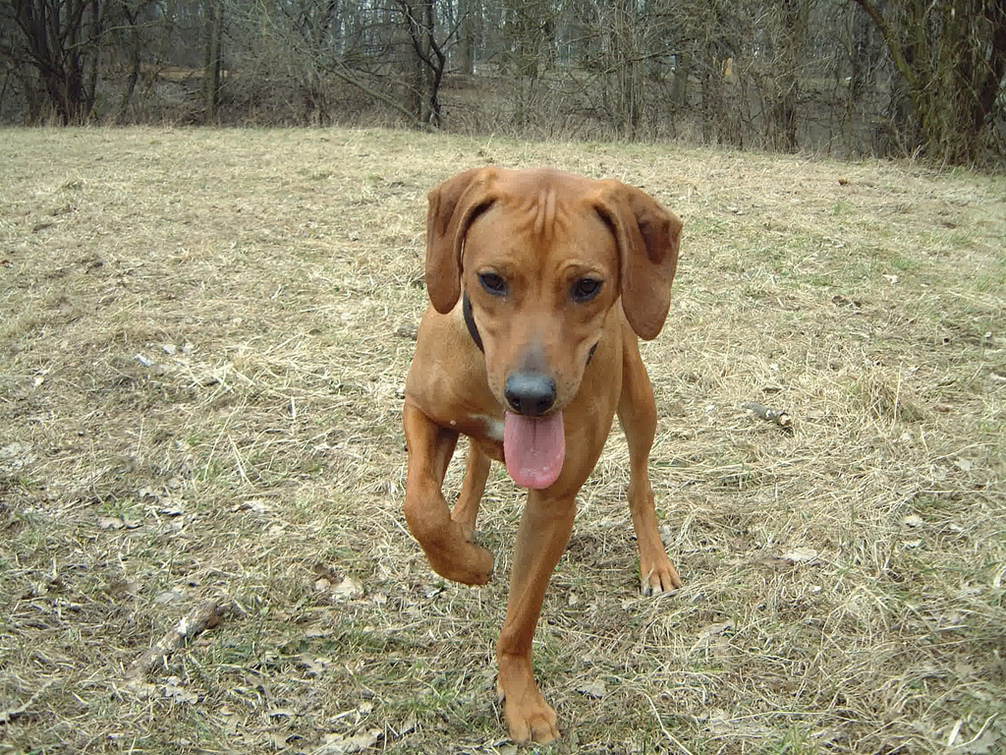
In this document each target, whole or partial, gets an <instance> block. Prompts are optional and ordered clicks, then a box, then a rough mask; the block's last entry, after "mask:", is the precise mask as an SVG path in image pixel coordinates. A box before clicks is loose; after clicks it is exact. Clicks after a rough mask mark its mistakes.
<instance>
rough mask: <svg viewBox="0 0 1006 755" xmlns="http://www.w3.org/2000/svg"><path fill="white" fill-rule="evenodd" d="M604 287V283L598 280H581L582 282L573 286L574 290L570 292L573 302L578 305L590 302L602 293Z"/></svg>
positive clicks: (579, 281) (577, 282)
mask: <svg viewBox="0 0 1006 755" xmlns="http://www.w3.org/2000/svg"><path fill="white" fill-rule="evenodd" d="M603 285H604V281H599V280H597V279H596V278H580V280H578V281H576V283H574V284H573V290H572V291H571V292H570V293H571V295H572V297H573V301H575V302H577V303H578V304H583V303H584V302H588V301H590V300H591V299H593V298H594V297H595V296H597V295H598V294H599V293H601V287H602V286H603Z"/></svg>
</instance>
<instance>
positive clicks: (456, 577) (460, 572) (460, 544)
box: [426, 522, 493, 585]
mask: <svg viewBox="0 0 1006 755" xmlns="http://www.w3.org/2000/svg"><path fill="white" fill-rule="evenodd" d="M452 524H453V526H452V527H451V529H450V531H449V534H448V535H447V536H446V537H445V538H443V539H442V540H441V541H440V542H439V543H438V544H437V547H436V548H435V549H430V550H429V551H427V554H426V555H427V557H428V558H429V560H430V566H432V567H433V571H435V572H436V573H437V574H439V575H440V576H441V577H444V578H445V579H449V580H451V581H452V582H461V583H462V584H465V585H484V584H486V583H487V582H489V580H490V579H492V576H493V554H492V553H490V552H489V551H488V550H486V549H485V548H483V547H481V546H479V545H475V543H474V542H472V533H471V531H470V530H467V528H465V527H463V526H462V525H460V524H458V523H457V522H453V523H452Z"/></svg>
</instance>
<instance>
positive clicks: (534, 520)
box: [496, 490, 576, 742]
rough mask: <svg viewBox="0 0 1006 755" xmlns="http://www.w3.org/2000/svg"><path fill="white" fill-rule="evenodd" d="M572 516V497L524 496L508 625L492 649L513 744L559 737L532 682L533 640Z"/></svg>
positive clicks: (550, 713) (547, 707)
mask: <svg viewBox="0 0 1006 755" xmlns="http://www.w3.org/2000/svg"><path fill="white" fill-rule="evenodd" d="M575 513H576V502H575V496H570V497H569V498H568V499H559V500H557V499H550V498H547V497H546V496H545V495H544V494H543V493H540V492H538V491H536V490H530V491H528V500H527V505H526V507H525V508H524V516H523V517H522V518H521V522H520V527H519V529H518V531H517V543H516V546H515V547H514V554H513V571H512V573H511V575H510V600H509V602H508V603H507V612H506V621H505V623H504V624H503V630H502V631H501V632H500V638H499V642H498V643H497V645H496V658H497V660H498V662H499V687H500V692H501V693H502V694H503V696H504V698H505V700H504V704H503V713H504V715H505V716H506V720H507V725H508V726H509V728H510V737H511V738H512V739H513V740H514V741H515V742H526V741H527V740H533V741H535V742H551V741H552V740H554V739H556V738H557V737H558V736H559V729H558V727H557V726H556V716H555V711H554V710H552V708H551V706H550V705H549V704H548V703H546V702H545V698H543V697H542V696H541V693H540V692H539V691H538V687H537V685H536V684H535V681H534V674H533V671H532V668H531V641H532V639H533V638H534V630H535V627H536V626H537V623H538V616H539V614H540V613H541V604H542V600H543V599H544V597H545V588H546V587H547V586H548V580H549V577H550V576H551V574H552V570H553V569H554V568H555V565H556V564H557V563H558V562H559V557H560V556H561V555H562V552H563V550H564V549H565V548H566V543H567V542H568V541H569V533H570V531H571V530H572V528H573V516H574V514H575Z"/></svg>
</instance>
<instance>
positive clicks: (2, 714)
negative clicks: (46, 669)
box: [0, 679, 53, 726]
mask: <svg viewBox="0 0 1006 755" xmlns="http://www.w3.org/2000/svg"><path fill="white" fill-rule="evenodd" d="M52 682H53V680H52V679H50V680H49V681H47V682H46V683H45V684H43V685H42V686H41V687H40V688H39V689H38V691H37V692H36V693H35V694H34V695H32V696H31V697H29V698H28V700H27V702H25V703H23V704H21V705H18V706H17V707H15V708H8V709H7V710H0V726H3V725H4V724H9V723H10V722H11V721H13V720H14V719H15V718H19V717H20V716H26V715H28V714H29V712H30V711H29V710H28V709H29V708H31V706H32V705H34V704H35V701H36V700H38V699H39V698H40V697H41V696H42V693H43V692H45V691H46V690H47V689H49V686H50V685H51V684H52Z"/></svg>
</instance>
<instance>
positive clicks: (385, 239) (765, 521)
mask: <svg viewBox="0 0 1006 755" xmlns="http://www.w3.org/2000/svg"><path fill="white" fill-rule="evenodd" d="M3 140H4V142H5V143H6V144H7V145H8V146H9V147H10V148H11V149H9V150H8V151H9V153H10V154H12V155H14V156H13V157H12V158H11V159H8V160H5V162H4V164H3V166H2V168H0V171H2V174H0V175H2V178H3V181H2V182H0V186H2V187H3V189H2V190H0V244H2V245H0V296H2V301H3V312H4V317H3V318H2V320H0V360H2V364H3V370H2V371H0V412H2V419H0V529H2V537H3V538H4V539H5V541H6V546H5V547H4V548H2V549H0V564H2V567H3V574H4V580H3V581H2V583H0V606H3V609H2V610H3V618H2V626H3V632H2V633H0V713H6V714H7V716H6V718H0V741H2V742H4V743H5V745H6V746H7V747H8V748H9V749H13V750H15V751H18V750H30V749H36V750H48V751H52V750H60V749H66V750H70V751H73V750H86V751H89V752H108V751H120V750H130V751H140V752H142V751H149V752H162V751H169V750H170V751H176V752H177V751H197V750H198V751H207V750H228V751H268V750H277V751H290V752H297V751H303V752H315V751H324V748H326V747H328V748H329V750H330V751H337V750H338V748H339V747H343V746H344V744H341V743H345V742H347V741H356V742H362V743H365V744H367V743H369V744H372V745H373V746H375V747H378V748H383V749H387V750H392V751H400V752H416V751H426V752H430V751H452V752H495V751H499V748H500V746H501V745H502V739H501V738H502V737H503V736H504V728H503V725H502V723H501V720H500V711H499V709H498V707H497V706H496V704H495V701H494V689H495V679H494V660H493V643H494V641H495V637H496V632H497V629H498V626H499V624H500V623H501V621H502V615H503V606H504V602H505V598H506V579H505V578H504V576H503V575H505V574H506V573H507V570H508V568H509V547H510V542H511V539H512V536H513V531H514V529H515V526H516V522H517V519H518V517H519V511H520V496H519V495H518V493H517V491H515V490H514V488H513V486H512V485H511V484H510V483H509V482H507V480H506V478H505V474H503V473H502V472H501V471H499V470H496V471H494V473H493V477H492V478H491V482H490V485H489V489H488V492H487V496H486V500H485V502H484V504H483V514H482V517H481V522H482V528H483V531H482V533H481V535H480V537H481V538H482V539H483V540H484V542H485V543H486V544H487V545H488V546H489V547H491V548H492V549H493V550H494V551H495V552H496V553H497V574H498V575H499V576H498V577H497V579H496V580H495V581H494V582H493V583H492V584H491V585H490V586H488V587H487V588H484V589H481V590H470V589H467V588H462V587H458V586H456V585H451V584H444V583H443V582H442V581H441V580H439V579H437V578H436V577H435V575H433V574H432V573H431V572H430V570H429V568H428V566H427V564H426V562H425V560H424V558H423V557H422V555H421V553H420V552H419V550H418V548H417V547H416V546H415V544H414V542H413V541H412V540H411V538H410V537H409V536H408V534H407V532H406V531H405V529H404V526H403V521H402V517H401V515H400V504H401V498H402V493H403V462H404V452H403V447H402V439H401V433H400V429H399V412H400V404H401V388H402V382H403V379H404V375H405V371H406V369H407V366H408V362H409V359H410V357H411V353H412V348H413V343H412V341H411V340H410V338H409V337H408V334H409V331H410V328H411V327H414V325H415V323H416V322H417V320H418V318H419V315H420V314H421V312H422V310H423V308H424V306H425V295H424V292H423V290H422V288H421V286H418V285H416V284H417V282H418V281H420V280H421V274H422V263H421V260H422V238H423V229H422V223H423V219H424V215H425V194H426V192H427V191H428V189H429V188H430V187H431V186H432V185H433V184H435V183H436V182H437V181H439V180H441V179H443V178H445V177H446V176H447V175H449V174H451V173H453V172H455V171H458V170H462V169H464V168H467V167H470V166H472V165H475V164H480V163H483V162H486V161H489V160H492V161H495V162H497V163H500V164H506V165H511V166H520V165H531V164H542V163H552V164H557V165H559V166H561V167H564V168H567V169H570V170H574V171H578V172H583V173H587V174H590V175H596V176H614V177H618V178H621V179H623V180H625V181H628V182H630V183H633V184H635V185H639V186H641V187H643V188H645V189H646V190H648V191H650V192H651V193H653V194H654V195H655V196H656V197H657V198H659V199H660V200H661V201H663V202H665V203H666V204H667V205H668V206H670V207H672V208H674V209H675V210H676V211H677V212H678V213H679V214H680V215H681V216H682V217H683V218H684V220H685V221H686V234H687V235H686V240H685V244H684V248H683V254H682V261H681V268H680V273H679V276H678V279H677V281H676V283H675V292H674V302H673V309H672V313H671V317H670V319H669V321H668V325H667V327H666V329H665V332H664V333H663V334H662V335H661V337H660V338H659V339H658V340H656V341H654V342H652V343H648V344H644V346H643V354H644V359H645V360H646V362H647V364H648V366H649V369H650V374H651V378H652V380H653V383H654V389H655V392H656V394H657V401H658V408H659V411H660V425H659V429H658V438H657V442H656V445H655V448H654V456H653V471H654V484H655V488H656V492H657V497H658V501H659V503H658V506H659V510H660V515H661V520H662V533H663V535H664V537H665V541H666V543H667V546H668V548H669V550H670V552H671V554H672V558H674V560H675V561H676V563H677V564H678V565H679V568H680V570H681V573H682V575H683V577H684V579H685V582H686V587H685V588H684V589H683V590H682V591H681V592H680V593H679V594H678V595H676V596H673V597H663V598H660V599H658V600H650V599H644V598H641V597H639V596H637V595H636V592H635V590H636V584H637V576H636V575H635V574H634V573H633V572H634V565H635V555H634V543H633V541H632V535H631V526H630V523H629V518H628V512H627V511H626V507H625V500H624V490H625V486H626V484H627V467H626V459H627V453H626V450H625V444H624V442H623V440H622V439H621V436H620V435H619V434H618V433H617V432H616V433H614V434H613V436H612V438H611V439H610V441H609V443H608V446H607V448H606V450H605V453H604V456H603V457H602V459H601V462H600V464H599V465H598V469H597V471H596V472H595V474H594V476H593V477H592V479H591V480H590V481H589V482H588V484H587V485H586V486H585V488H584V490H583V492H582V495H581V503H580V512H579V514H578V518H577V524H576V529H575V532H574V535H573V539H572V541H571V543H570V547H569V549H568V551H567V553H566V555H565V556H564V558H563V561H562V563H561V564H560V567H559V569H558V570H557V572H556V574H555V575H554V577H553V583H552V588H551V589H550V592H549V595H548V598H547V601H546V606H545V610H544V612H543V618H542V622H541V626H540V628H539V633H538V637H537V645H536V653H537V655H536V661H537V664H538V676H539V679H540V682H541V684H542V686H543V688H544V690H545V692H546V694H547V695H548V697H549V698H550V700H551V701H552V702H553V703H554V704H555V705H556V707H557V708H558V711H559V715H560V721H561V723H562V725H563V728H564V733H565V736H564V739H563V742H562V743H561V744H560V745H559V746H558V748H557V749H558V750H559V751H577V752H662V751H666V752H685V751H687V752H692V753H713V752H715V753H761V752H819V751H831V752H855V753H880V752H884V753H894V752H906V753H907V752H912V753H915V752H932V753H937V752H939V753H942V752H954V753H969V752H973V753H980V752H994V751H995V750H996V748H1001V747H1003V746H1006V733H1004V730H1006V717H1004V709H1003V699H1004V695H1003V689H1004V685H1006V659H1004V653H1006V645H1004V639H1003V638H1004V637H1006V607H1004V590H1003V580H1004V579H1006V499H1004V491H1003V476H1004V459H1006V441H1004V433H1003V431H1002V428H1003V411H1004V403H1006V402H1004V399H1006V327H1004V326H1006V317H1004V304H1003V302H1004V283H1006V266H1004V257H1003V254H1002V238H1003V236H1004V233H1006V213H1004V200H1006V184H1004V183H1003V181H1002V180H1001V179H993V178H986V177H977V176H973V175H968V174H933V173H929V172H926V171H923V170H920V169H917V168H916V167H914V166H911V165H897V164H885V163H862V164H838V163H831V162H823V161H822V162H817V161H808V160H803V159H800V158H779V157H768V156H759V155H752V154H744V155H739V154H731V153H721V152H712V151H686V150H681V149H677V148H674V147H667V146H637V145H607V144H565V143H556V144H534V143H518V142H508V141H499V140H476V139H461V138H441V137H435V136H426V135H417V134H412V133H405V132H392V131H343V130H316V131H306V130H289V131H267V130H263V131H231V130H227V131H225V130H191V131H189V130H184V131H162V130H154V129H128V130H115V131H112V130H98V129H91V130H78V131H70V130H66V131H55V130H37V131H18V130H9V131H6V132H4V134H3ZM750 401H757V402H759V403H762V404H765V405H768V406H771V407H773V408H776V409H781V410H786V411H787V412H788V413H789V414H790V416H791V417H792V418H793V426H792V429H791V430H790V431H784V430H782V429H780V428H779V427H777V426H775V425H773V424H770V423H766V422H763V421H761V420H758V419H756V418H753V417H752V416H751V415H750V414H749V413H748V412H746V411H744V410H743V408H742V406H743V404H744V403H746V402H750ZM461 474H462V465H461V464H456V465H455V466H454V467H452V469H451V471H450V474H449V478H448V480H449V482H448V484H449V485H450V486H452V487H453V489H456V488H457V486H458V484H459V482H460V478H461ZM347 577H348V578H350V579H351V580H357V581H358V582H359V583H360V584H362V586H363V593H362V594H360V593H359V592H358V590H356V589H342V588H343V587H344V585H345V584H348V585H349V586H350V587H353V585H354V584H355V583H354V582H352V581H350V582H348V583H347V582H345V580H346V578H347ZM207 597H210V598H215V599H218V600H221V601H223V602H225V603H227V604H228V605H229V606H231V611H230V613H229V614H228V616H227V618H226V619H225V620H224V622H223V623H222V624H221V625H220V626H218V627H217V628H215V629H213V630H212V631H211V632H208V633H206V634H205V635H202V636H200V637H198V638H197V639H196V640H195V641H194V642H193V643H192V645H191V646H190V647H188V648H186V649H185V650H184V651H179V652H177V653H175V654H174V655H172V656H171V657H170V658H169V659H168V660H167V663H166V665H165V667H164V668H162V669H158V670H157V671H155V673H154V674H152V675H151V676H150V677H149V678H148V681H149V682H151V684H152V685H153V687H151V688H149V689H147V690H146V693H145V694H142V695H139V694H137V693H136V691H135V690H133V689H130V688H129V686H128V685H127V684H126V683H125V677H126V670H127V669H128V667H129V665H130V664H131V663H132V662H133V661H134V660H136V658H137V657H139V656H140V655H142V653H143V652H144V650H146V649H147V647H149V646H150V645H151V644H152V643H153V642H155V641H156V640H157V639H159V638H160V637H161V636H162V635H163V634H164V633H165V631H167V630H168V629H169V628H170V627H172V626H173V625H174V624H175V622H177V620H178V619H179V618H180V617H181V616H183V615H185V614H186V613H187V612H188V610H189V609H190V608H191V607H192V606H193V605H195V604H196V603H197V602H198V601H199V600H200V599H202V598H207ZM584 690H586V692H585V691H584ZM599 691H600V692H599ZM374 732H376V734H375V733H374ZM354 737H355V738H356V739H353V738H354ZM982 748H985V749H982Z"/></svg>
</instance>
